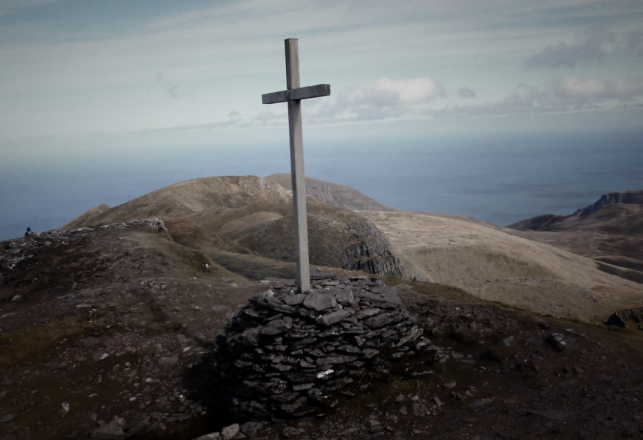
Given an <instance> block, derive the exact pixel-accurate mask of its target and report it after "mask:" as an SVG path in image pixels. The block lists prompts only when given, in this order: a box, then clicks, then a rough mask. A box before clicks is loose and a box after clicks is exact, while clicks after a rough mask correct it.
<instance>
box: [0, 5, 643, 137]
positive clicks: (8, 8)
mask: <svg viewBox="0 0 643 440" xmlns="http://www.w3.org/2000/svg"><path fill="white" fill-rule="evenodd" d="M364 5H365V2H363V1H358V0H342V1H338V0H327V1H306V0H273V1H256V0H246V1H221V2H206V1H190V0H188V1H183V2H174V1H169V0H167V1H158V0H157V1H152V0H147V1H145V0H142V1H136V2H131V1H129V0H127V1H126V0H111V1H109V2H105V1H98V0H58V1H57V0H0V60H2V62H0V115H1V116H2V117H1V118H0V141H2V140H5V141H8V140H16V139H27V138H31V137H34V136H36V137H38V136H54V135H56V136H60V135H84V134H87V135H95V134H103V135H110V134H117V135H118V134H127V133H138V134H140V133H154V132H161V133H162V132H171V131H176V132H184V133H190V132H202V131H212V132H221V133H223V132H225V130H229V129H230V128H243V129H245V130H248V136H250V137H252V136H253V135H252V133H253V131H252V130H253V129H260V128H261V127H264V126H271V125H284V124H286V123H287V119H286V116H285V110H286V109H285V105H280V104H277V105H271V106H262V104H261V94H263V93H269V92H275V91H279V90H282V89H284V88H285V69H284V54H283V40H284V39H285V38H289V37H293V38H299V46H300V63H301V78H302V85H313V84H319V83H329V84H331V87H332V95H331V96H330V97H328V98H322V99H315V100H309V101H306V103H305V118H306V119H305V123H306V124H344V125H346V124H357V125H356V127H359V124H363V123H364V122H367V123H368V122H369V121H386V122H387V123H390V124H391V125H390V127H391V131H392V132H395V131H396V128H395V127H396V125H395V122H396V121H399V122H400V123H401V122H408V121H428V120H433V119H439V118H450V119H453V118H460V119H461V120H462V123H461V124H460V127H462V128H461V129H463V130H467V127H468V122H467V121H469V119H470V118H481V117H491V118H490V124H493V123H495V122H494V121H497V117H499V116H520V117H524V118H529V117H530V115H534V114H561V115H570V114H577V113H580V114H584V113H596V112H605V113H606V114H608V113H609V114H619V115H621V114H622V115H623V118H621V119H623V120H631V121H636V120H637V116H636V115H639V114H640V112H641V107H642V106H643V2H640V1H626V0H609V1H607V0H606V1H598V0H543V1H539V2H515V1H511V0H497V1H485V2H480V1H474V0H451V1H446V0H418V1H415V0H406V1H404V0H402V1H400V2H395V7H393V3H391V2H390V1H380V0H371V1H369V2H368V7H364ZM595 120H596V119H595V118H588V121H595ZM638 120H640V118H639V119H638ZM526 121H527V122H525V126H528V125H529V122H528V121H529V120H528V119H526ZM588 124H589V122H588ZM592 124H593V122H592ZM630 125H632V124H630ZM634 125H635V124H634ZM634 125H632V127H630V128H632V129H636V128H637V127H636V126H634ZM541 128H542V129H543V130H547V127H541ZM593 128H595V127H593ZM603 128H605V129H607V128H609V127H603ZM356 129H357V128H356ZM399 130H400V131H401V130H402V129H401V128H400V129H399Z"/></svg>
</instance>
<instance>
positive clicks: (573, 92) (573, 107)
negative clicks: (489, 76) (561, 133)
mask: <svg viewBox="0 0 643 440" xmlns="http://www.w3.org/2000/svg"><path fill="white" fill-rule="evenodd" d="M640 98H643V77H642V78H610V79H599V78H592V77H589V78H579V77H575V76H563V77H557V78H553V79H550V80H549V81H547V82H546V83H545V84H544V85H543V86H542V87H536V86H528V85H526V84H520V85H519V86H518V87H517V90H516V91H515V92H514V93H512V94H510V95H509V96H507V97H506V98H505V99H503V100H500V101H495V102H487V103H482V104H476V105H466V106H462V105H450V106H446V107H443V108H441V109H426V110H423V111H422V114H423V115H424V116H425V117H433V118H438V117H466V116H502V115H517V114H543V113H564V112H571V111H589V110H611V109H628V108H639V107H641V102H640V101H641V99H640ZM636 99H638V101H639V102H633V103H631V104H623V103H625V102H632V101H635V100H636ZM619 102H620V103H621V104H619Z"/></svg>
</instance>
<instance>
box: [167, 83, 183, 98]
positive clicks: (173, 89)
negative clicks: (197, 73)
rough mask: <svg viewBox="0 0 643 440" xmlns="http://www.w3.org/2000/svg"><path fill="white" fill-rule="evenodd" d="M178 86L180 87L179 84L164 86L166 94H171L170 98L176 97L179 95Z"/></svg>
mask: <svg viewBox="0 0 643 440" xmlns="http://www.w3.org/2000/svg"><path fill="white" fill-rule="evenodd" d="M179 87H181V84H176V85H173V86H171V87H166V88H165V93H167V94H168V96H171V97H172V98H178V97H179Z"/></svg>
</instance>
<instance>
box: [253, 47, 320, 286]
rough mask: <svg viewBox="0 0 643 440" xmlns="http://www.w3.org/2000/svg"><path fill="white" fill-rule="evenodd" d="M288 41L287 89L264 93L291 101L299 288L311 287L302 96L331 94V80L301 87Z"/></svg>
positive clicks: (265, 99)
mask: <svg viewBox="0 0 643 440" xmlns="http://www.w3.org/2000/svg"><path fill="white" fill-rule="evenodd" d="M285 43H286V87H287V90H284V91H281V92H275V93H267V94H265V95H262V96H261V102H262V103H263V104H276V103H278V102H287V103H288V126H289V131H290V171H291V176H292V196H293V207H294V212H295V246H296V248H297V249H296V250H297V290H298V291H299V292H300V293H303V292H308V291H309V290H310V268H309V263H308V222H307V221H306V176H305V173H304V141H303V137H302V132H301V100H302V99H308V98H317V97H320V96H328V95H330V84H319V85H316V86H309V87H299V48H298V45H297V43H298V40H297V39H296V38H288V39H286V40H285Z"/></svg>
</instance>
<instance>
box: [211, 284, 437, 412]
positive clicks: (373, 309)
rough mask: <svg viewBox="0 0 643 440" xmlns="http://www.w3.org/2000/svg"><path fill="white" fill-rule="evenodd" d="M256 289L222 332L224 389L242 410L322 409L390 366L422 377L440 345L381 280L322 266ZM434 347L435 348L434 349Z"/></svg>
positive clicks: (384, 374)
mask: <svg viewBox="0 0 643 440" xmlns="http://www.w3.org/2000/svg"><path fill="white" fill-rule="evenodd" d="M311 279H312V285H313V287H312V289H311V291H310V292H308V293H307V294H297V293H296V292H295V285H294V284H288V285H285V286H282V287H279V288H272V289H271V290H268V291H266V292H262V293H259V294H257V295H255V296H254V297H253V298H251V299H250V301H249V303H248V304H247V305H246V306H245V307H243V308H242V309H241V310H240V311H239V312H238V313H237V314H236V315H234V316H233V317H232V318H231V319H230V322H229V323H228V325H227V326H226V327H225V329H224V330H223V331H222V332H221V334H219V336H218V337H217V350H216V357H215V358H216V361H215V362H216V365H215V368H216V372H217V375H218V379H219V380H218V381H219V388H220V389H219V395H221V396H225V399H226V402H225V403H226V404H227V405H228V407H229V408H230V409H232V411H233V412H234V413H235V415H236V416H238V417H239V418H242V419H246V420H261V419H271V420H273V421H276V420H283V419H286V418H298V417H303V416H308V417H310V416H317V417H323V416H325V415H326V414H328V413H329V412H330V411H332V410H333V409H335V408H337V407H338V405H339V404H340V403H342V402H343V401H344V400H346V399H347V398H350V397H354V396H355V395H356V394H357V393H360V392H361V393H368V392H371V391H374V388H375V385H376V383H377V382H378V381H382V380H388V379H389V378H390V377H391V375H392V374H398V373H399V374H402V375H404V376H406V377H416V378H417V377H421V376H424V375H428V374H432V373H433V372H432V371H431V370H430V369H429V366H428V365H429V364H431V363H433V362H434V361H437V360H439V354H440V353H439V352H440V349H439V348H438V347H436V346H433V345H431V341H429V340H428V339H426V338H423V337H422V331H423V330H422V328H421V327H419V326H417V325H415V323H414V322H413V320H412V319H411V318H410V317H409V315H408V313H407V312H406V310H405V309H404V306H403V305H402V303H401V301H400V299H399V296H398V294H397V291H396V290H395V289H394V288H390V287H386V286H384V285H383V284H382V282H381V281H380V280H378V279H375V278H373V279H370V280H369V279H368V278H367V277H365V276H352V277H347V278H343V279H339V280H338V279H337V278H336V277H335V276H334V275H333V274H315V275H313V276H312V277H311ZM431 354H434V355H436V354H437V356H433V357H432V356H431Z"/></svg>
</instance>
